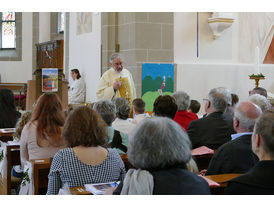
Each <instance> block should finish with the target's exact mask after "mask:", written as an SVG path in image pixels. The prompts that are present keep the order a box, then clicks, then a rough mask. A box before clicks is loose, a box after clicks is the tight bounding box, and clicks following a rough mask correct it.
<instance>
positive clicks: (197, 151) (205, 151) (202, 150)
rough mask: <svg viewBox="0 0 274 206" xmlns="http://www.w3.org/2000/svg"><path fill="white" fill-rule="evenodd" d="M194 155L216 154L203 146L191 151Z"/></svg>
mask: <svg viewBox="0 0 274 206" xmlns="http://www.w3.org/2000/svg"><path fill="white" fill-rule="evenodd" d="M191 154H192V155H204V154H214V150H212V149H210V148H208V147H206V146H201V147H198V148H196V149H193V150H192V151H191Z"/></svg>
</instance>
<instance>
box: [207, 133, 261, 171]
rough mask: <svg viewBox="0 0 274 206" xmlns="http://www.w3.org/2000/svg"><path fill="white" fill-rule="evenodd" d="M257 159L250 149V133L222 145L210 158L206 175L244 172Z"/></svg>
mask: <svg viewBox="0 0 274 206" xmlns="http://www.w3.org/2000/svg"><path fill="white" fill-rule="evenodd" d="M258 161H259V159H258V157H257V156H256V155H255V154H254V153H253V152H252V149H251V135H243V136H240V137H238V138H237V139H235V140H233V141H230V142H227V143H225V144H224V145H222V146H221V147H220V148H219V149H218V150H217V151H216V153H215V154H214V155H213V157H212V159H211V160H210V163H209V166H208V168H207V172H206V175H216V174H227V173H245V172H247V171H248V170H249V169H251V168H252V167H253V166H254V165H255V164H256V163H257V162H258Z"/></svg>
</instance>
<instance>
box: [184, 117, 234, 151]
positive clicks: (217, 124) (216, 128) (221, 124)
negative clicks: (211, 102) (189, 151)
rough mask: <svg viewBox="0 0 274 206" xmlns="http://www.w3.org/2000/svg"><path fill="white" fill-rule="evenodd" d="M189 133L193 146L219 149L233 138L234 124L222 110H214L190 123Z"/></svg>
mask: <svg viewBox="0 0 274 206" xmlns="http://www.w3.org/2000/svg"><path fill="white" fill-rule="evenodd" d="M187 133H188V135H189V138H190V140H191V142H192V148H193V149H195V148H197V147H201V146H207V147H209V148H211V149H217V148H218V147H220V146H221V145H222V144H224V143H226V142H228V141H230V140H231V134H234V133H235V131H234V129H233V125H232V123H231V121H230V120H228V119H226V118H225V117H224V115H223V113H222V112H213V113H210V114H208V115H207V116H206V117H204V118H201V119H197V120H194V121H192V122H190V123H189V125H188V129H187Z"/></svg>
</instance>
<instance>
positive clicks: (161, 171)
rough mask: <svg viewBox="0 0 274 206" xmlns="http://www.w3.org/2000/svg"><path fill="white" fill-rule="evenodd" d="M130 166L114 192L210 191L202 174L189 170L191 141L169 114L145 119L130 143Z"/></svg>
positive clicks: (206, 192) (159, 193)
mask: <svg viewBox="0 0 274 206" xmlns="http://www.w3.org/2000/svg"><path fill="white" fill-rule="evenodd" d="M127 154H128V160H129V162H130V163H131V164H132V165H133V166H134V167H135V168H136V169H130V170H129V171H128V172H127V174H126V177H125V179H124V182H123V183H120V185H119V186H118V187H117V189H116V190H115V191H114V194H123V195H137V194H140V195H145V194H150V195H151V194H154V195H163V194H167V195H175V194H186V195H190V194H200V195H201V194H210V191H209V186H208V184H207V183H206V181H205V180H203V179H202V178H201V177H199V176H197V175H196V174H193V173H191V172H189V171H188V170H187V167H186V163H187V162H188V161H189V160H190V158H191V142H190V140H189V138H188V135H187V134H186V133H185V132H184V131H183V130H182V128H181V127H180V125H179V124H177V123H176V122H174V121H173V120H171V119H170V118H167V117H155V118H152V119H150V120H144V121H143V122H141V124H140V125H138V126H137V127H136V129H135V130H134V131H133V133H132V136H131V138H130V141H129V145H128V152H127Z"/></svg>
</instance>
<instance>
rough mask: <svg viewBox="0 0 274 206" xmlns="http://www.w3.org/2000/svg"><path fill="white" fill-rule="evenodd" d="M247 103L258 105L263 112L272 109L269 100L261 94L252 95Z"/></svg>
mask: <svg viewBox="0 0 274 206" xmlns="http://www.w3.org/2000/svg"><path fill="white" fill-rule="evenodd" d="M247 101H250V102H252V103H254V104H256V105H258V106H259V107H260V108H261V110H262V112H265V111H267V110H270V109H271V107H272V106H271V104H270V103H269V101H268V100H267V98H266V97H265V96H263V95H260V94H253V95H250V96H249V97H248V98H247Z"/></svg>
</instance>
